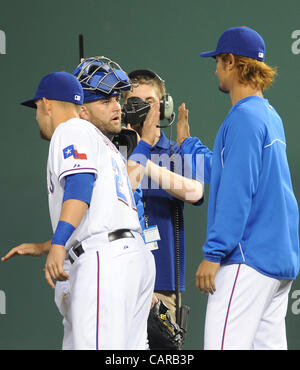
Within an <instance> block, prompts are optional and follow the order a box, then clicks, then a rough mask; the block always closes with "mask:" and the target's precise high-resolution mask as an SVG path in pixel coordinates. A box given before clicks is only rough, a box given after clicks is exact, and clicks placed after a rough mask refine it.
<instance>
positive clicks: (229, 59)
mask: <svg viewBox="0 0 300 370" xmlns="http://www.w3.org/2000/svg"><path fill="white" fill-rule="evenodd" d="M226 65H227V67H228V69H229V70H230V71H231V70H233V68H234V67H235V58H234V55H233V54H231V53H229V54H228V57H227V60H226Z"/></svg>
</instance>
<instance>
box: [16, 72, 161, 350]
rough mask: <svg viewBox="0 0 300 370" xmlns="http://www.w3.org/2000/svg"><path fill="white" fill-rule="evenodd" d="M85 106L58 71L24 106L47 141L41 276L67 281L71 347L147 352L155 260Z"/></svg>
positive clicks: (122, 171)
mask: <svg viewBox="0 0 300 370" xmlns="http://www.w3.org/2000/svg"><path fill="white" fill-rule="evenodd" d="M107 74H108V73H107V71H105V73H104V76H102V77H103V79H105V76H107ZM110 77H111V78H116V79H117V80H118V81H117V83H118V84H119V86H123V87H124V85H125V84H126V83H127V81H126V75H124V74H123V73H122V71H121V70H118V71H117V73H111V76H110ZM100 84H101V81H100V78H99V79H98V86H99V85H100ZM110 92H111V91H107V93H110ZM82 101H83V90H82V87H81V85H80V83H79V82H78V80H77V79H76V78H75V77H74V76H72V75H70V74H68V73H66V72H58V73H52V74H49V75H47V76H45V77H44V78H43V79H42V80H41V82H40V84H39V87H38V89H37V92H36V94H35V97H34V98H33V99H30V100H28V101H26V102H23V104H24V105H27V106H30V107H35V106H36V107H37V120H38V123H39V125H40V129H41V134H42V136H43V137H44V138H46V139H48V140H50V147H49V157H48V166H47V174H48V180H47V182H48V191H49V210H50V217H51V222H52V226H53V230H54V235H53V238H52V241H51V247H50V250H49V254H48V258H47V262H46V266H45V277H46V280H47V282H48V283H49V285H50V286H52V287H54V284H53V279H54V280H59V281H64V280H66V279H69V280H70V297H69V298H70V310H69V314H70V316H71V323H72V342H73V349H145V348H146V336H147V333H146V325H147V317H148V314H149V309H150V304H151V298H152V292H153V284H154V274H155V268H154V261H153V256H152V254H151V252H149V251H148V250H147V248H146V247H145V245H144V242H143V239H142V237H141V235H140V231H141V229H140V224H139V219H138V216H137V211H136V206H135V202H134V197H133V194H132V191H131V188H130V186H129V185H128V184H129V180H128V177H127V173H126V167H125V163H124V160H123V159H122V157H121V156H120V154H119V152H118V150H116V148H115V146H114V145H113V144H112V143H111V142H110V140H109V139H107V138H106V137H105V136H104V135H103V134H102V133H101V131H100V130H98V129H97V128H96V127H95V126H94V125H92V124H91V123H90V122H88V121H85V120H82V119H80V118H79V111H78V109H75V108H76V106H80V105H81V104H82ZM111 119H113V120H117V119H118V118H117V117H111ZM66 256H68V258H69V260H70V261H71V267H70V272H69V274H67V272H66V271H64V268H63V265H64V261H65V257H66Z"/></svg>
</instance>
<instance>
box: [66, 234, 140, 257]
mask: <svg viewBox="0 0 300 370" xmlns="http://www.w3.org/2000/svg"><path fill="white" fill-rule="evenodd" d="M123 238H134V235H133V234H132V232H131V231H130V230H129V229H119V230H115V231H112V232H110V233H108V240H109V241H110V242H113V241H115V240H118V239H123ZM71 249H72V251H73V253H74V254H75V256H76V257H80V256H81V255H82V254H83V253H84V249H83V248H82V245H81V244H79V245H77V246H74V247H72V248H71ZM68 257H69V261H70V262H71V263H74V259H73V258H72V257H71V256H70V254H69V256H68Z"/></svg>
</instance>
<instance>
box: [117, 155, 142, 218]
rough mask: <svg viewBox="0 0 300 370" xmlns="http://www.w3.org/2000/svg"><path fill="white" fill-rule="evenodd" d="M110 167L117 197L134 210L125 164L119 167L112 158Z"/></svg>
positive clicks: (134, 205)
mask: <svg viewBox="0 0 300 370" xmlns="http://www.w3.org/2000/svg"><path fill="white" fill-rule="evenodd" d="M112 167H113V170H114V173H115V185H116V192H117V196H118V199H119V200H120V201H122V202H123V203H125V204H126V205H127V206H129V207H131V208H133V209H134V210H135V211H136V210H137V208H136V204H135V200H134V196H133V193H132V190H131V186H130V182H129V178H128V174H127V171H126V168H125V166H124V167H123V168H122V169H120V167H119V166H118V164H117V162H116V160H115V159H114V158H112ZM126 193H127V195H126ZM128 197H129V199H128Z"/></svg>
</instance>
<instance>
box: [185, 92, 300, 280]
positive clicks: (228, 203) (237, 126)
mask: <svg viewBox="0 0 300 370" xmlns="http://www.w3.org/2000/svg"><path fill="white" fill-rule="evenodd" d="M181 149H182V151H183V152H184V153H192V154H193V156H195V155H196V154H199V153H200V154H201V153H203V154H204V156H205V162H204V164H205V172H206V176H205V180H206V182H209V183H210V191H209V202H208V218H207V236H206V242H205V245H204V246H203V252H204V258H205V259H207V260H209V261H213V262H220V263H221V264H232V263H245V264H247V265H249V266H250V267H253V268H254V269H256V270H257V271H259V272H261V273H262V274H264V275H267V276H270V277H274V278H279V279H295V278H296V276H297V274H298V272H299V235H298V228H299V211H298V205H297V201H296V198H295V196H294V193H293V188H292V182H291V176H290V171H289V166H288V161H287V156H286V140H285V134H284V129H283V124H282V121H281V118H280V117H279V115H278V114H277V112H276V111H275V109H274V108H273V107H272V106H271V105H270V104H269V102H268V100H267V99H263V98H260V97H257V96H252V97H247V98H245V99H242V100H240V101H239V102H238V103H237V104H235V105H234V106H233V107H232V108H231V110H230V111H229V113H228V115H227V117H226V118H225V120H224V122H223V123H222V125H221V127H220V129H219V131H218V134H217V136H216V139H215V143H214V149H213V153H211V152H209V151H208V149H207V148H206V147H205V146H204V145H203V144H202V143H201V141H200V140H199V139H198V138H195V137H194V138H188V139H186V140H185V141H184V142H183V143H182V145H181ZM210 164H211V167H210Z"/></svg>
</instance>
